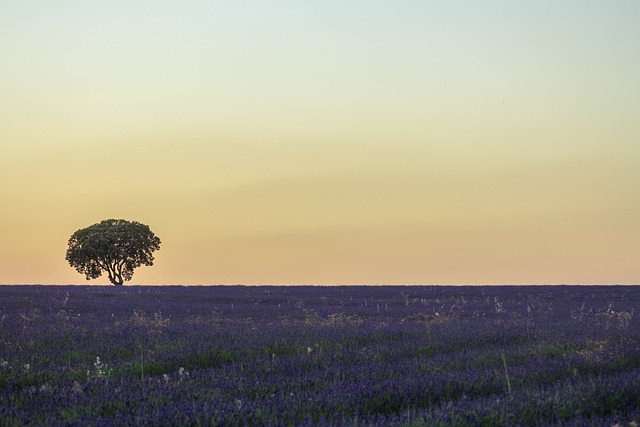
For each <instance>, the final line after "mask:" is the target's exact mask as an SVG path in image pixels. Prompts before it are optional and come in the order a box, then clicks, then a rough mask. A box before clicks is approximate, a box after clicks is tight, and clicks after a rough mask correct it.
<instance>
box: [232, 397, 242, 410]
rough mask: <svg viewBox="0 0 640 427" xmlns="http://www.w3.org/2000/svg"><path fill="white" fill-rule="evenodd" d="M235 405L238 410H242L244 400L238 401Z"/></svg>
mask: <svg viewBox="0 0 640 427" xmlns="http://www.w3.org/2000/svg"><path fill="white" fill-rule="evenodd" d="M233 403H234V404H235V405H236V408H237V409H240V408H242V400H240V399H236V400H235V401H234V402H233Z"/></svg>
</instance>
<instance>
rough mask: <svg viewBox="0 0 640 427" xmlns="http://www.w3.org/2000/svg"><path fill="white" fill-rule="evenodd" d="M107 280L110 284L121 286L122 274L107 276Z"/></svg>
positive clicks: (122, 281)
mask: <svg viewBox="0 0 640 427" xmlns="http://www.w3.org/2000/svg"><path fill="white" fill-rule="evenodd" d="M109 280H110V281H111V283H112V284H114V285H116V286H122V284H123V283H124V280H123V279H122V275H120V274H115V275H113V276H109Z"/></svg>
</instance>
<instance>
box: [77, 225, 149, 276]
mask: <svg viewBox="0 0 640 427" xmlns="http://www.w3.org/2000/svg"><path fill="white" fill-rule="evenodd" d="M158 249H160V239H159V238H158V237H156V235H155V234H153V232H152V231H151V230H150V229H149V227H148V226H147V225H144V224H141V223H139V222H136V221H127V220H124V219H106V220H104V221H102V222H100V223H98V224H93V225H92V226H89V227H87V228H83V229H81V230H78V231H76V232H75V233H73V235H72V236H71V238H69V248H68V249H67V256H66V259H67V261H68V262H69V265H70V266H71V267H73V268H75V269H76V270H78V273H81V274H84V275H85V276H86V277H87V280H91V279H97V278H98V277H100V276H102V272H103V271H106V272H107V274H108V276H109V281H110V282H111V283H113V284H114V285H117V286H120V285H122V284H123V283H124V281H125V280H131V277H133V269H134V268H137V267H140V266H141V265H149V266H150V265H153V252H154V251H156V250H158Z"/></svg>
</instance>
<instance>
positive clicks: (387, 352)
mask: <svg viewBox="0 0 640 427" xmlns="http://www.w3.org/2000/svg"><path fill="white" fill-rule="evenodd" d="M639 303H640V287H632V286H610V287H586V286H585V287H573V286H539V287H536V286H527V287H517V286H513V287H450V286H433V287H397V286H381V287H303V286H300V287H243V286H233V287H123V288H118V287H77V286H68V287H61V286H0V425H2V426H12V425H16V426H22V425H114V424H117V425H409V424H411V425H453V424H457V425H481V424H484V425H494V424H501V425H517V424H524V425H584V424H603V423H604V424H606V423H608V424H611V425H613V424H616V423H622V422H633V421H635V422H638V421H640V320H638V316H637V315H638V313H637V312H638V308H639V305H638V304H639Z"/></svg>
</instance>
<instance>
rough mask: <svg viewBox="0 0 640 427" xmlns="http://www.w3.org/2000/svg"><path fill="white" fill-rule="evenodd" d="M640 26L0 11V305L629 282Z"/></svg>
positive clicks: (634, 266) (259, 4)
mask: <svg viewBox="0 0 640 427" xmlns="http://www.w3.org/2000/svg"><path fill="white" fill-rule="evenodd" d="M639 21H640V2H638V1H637V0H614V1H607V2H605V1H600V0H597V1H594V0H563V1H558V0H539V1H535V2H531V1H524V0H522V1H519V0H515V1H514V0H484V1H475V0H447V1H445V0H420V1H418V0H402V1H395V2H391V1H382V0H367V1H362V0H359V1H355V0H340V1H337V0H325V1H322V2H308V1H290V0H271V1H257V0H238V1H227V0H220V1H205V0H181V1H166V0H165V1H162V0H153V1H151V0H137V1H130V0H126V1H125V0H110V1H104V2H86V1H80V0H58V1H55V2H52V1H45V0H29V1H3V2H0V153H1V154H0V200H2V202H1V204H0V242H1V243H0V283H4V284H13V283H57V284H67V283H78V284H84V283H95V284H103V283H108V280H107V279H106V278H105V277H104V276H103V277H102V278H100V279H98V280H92V281H90V282H87V281H86V280H85V278H84V276H82V275H80V274H79V273H77V272H76V271H75V270H73V269H72V268H71V267H70V266H69V265H68V264H67V263H66V261H65V252H66V248H67V241H68V239H69V237H70V236H71V234H73V232H75V231H76V230H78V229H80V228H84V227H87V226H89V225H92V224H94V223H97V222H100V221H101V220H103V219H107V218H124V219H128V220H135V221H139V222H142V223H145V224H147V225H149V227H151V229H152V230H153V231H154V232H155V234H156V235H157V236H158V237H160V239H161V240H162V246H161V249H160V250H159V251H158V252H156V260H155V264H154V266H152V267H140V268H139V269H137V270H136V272H135V274H134V276H133V279H132V281H131V282H130V283H131V284H224V283H242V284H267V283H268V284H507V283H510V284H511V283H527V284H532V283H582V284H592V283H624V284H633V283H638V282H640V262H638V259H639V256H640V192H639V191H638V183H639V182H640V167H638V162H639V160H640V121H639V119H638V118H639V117H640V79H639V78H638V76H640V49H638V41H639V40H640V27H639V26H638V25H637V23H638V22H639Z"/></svg>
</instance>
